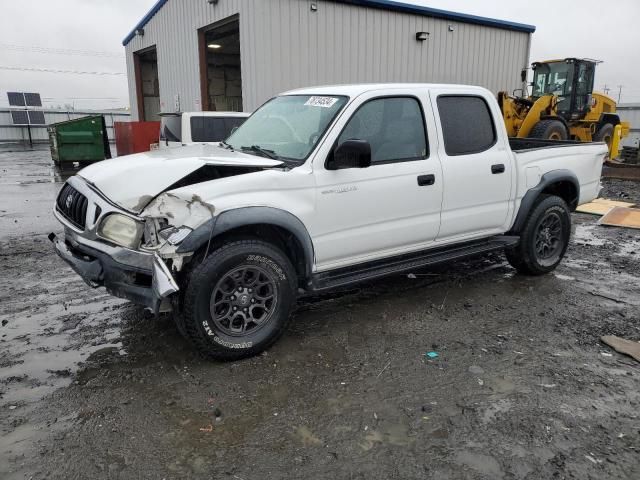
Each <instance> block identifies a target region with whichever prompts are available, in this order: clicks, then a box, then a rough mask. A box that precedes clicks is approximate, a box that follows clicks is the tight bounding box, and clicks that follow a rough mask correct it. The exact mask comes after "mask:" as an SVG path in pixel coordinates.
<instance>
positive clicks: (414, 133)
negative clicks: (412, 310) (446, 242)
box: [311, 89, 442, 271]
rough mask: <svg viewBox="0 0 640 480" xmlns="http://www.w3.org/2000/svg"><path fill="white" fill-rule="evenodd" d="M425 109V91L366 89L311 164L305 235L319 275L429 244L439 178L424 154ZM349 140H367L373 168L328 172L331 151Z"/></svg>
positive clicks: (434, 162)
mask: <svg viewBox="0 0 640 480" xmlns="http://www.w3.org/2000/svg"><path fill="white" fill-rule="evenodd" d="M425 107H426V108H425ZM429 110H430V109H429V98H428V94H427V91H426V89H424V90H423V91H422V92H416V91H415V89H411V90H409V89H407V90H404V89H394V90H390V91H385V90H381V91H374V92H368V93H366V94H364V95H362V96H361V97H359V98H358V99H357V100H356V101H355V102H353V103H352V104H351V105H350V106H349V107H348V108H347V110H346V111H345V112H344V114H343V115H342V116H341V118H340V120H339V121H338V123H337V124H336V125H335V126H334V128H333V129H332V131H331V133H330V135H329V136H328V138H327V142H325V144H324V145H323V147H322V148H321V149H320V151H319V152H318V156H317V157H316V158H315V159H314V165H313V168H314V176H315V178H316V208H317V210H316V214H315V215H314V218H313V221H312V222H311V230H312V231H311V233H312V237H313V239H314V247H315V250H316V262H317V266H318V270H320V271H321V270H327V269H331V268H338V267H341V266H346V265H351V264H355V263H360V262H364V261H368V260H375V259H378V258H383V257H388V256H393V255H396V254H401V253H406V252H408V251H412V250H417V249H421V248H425V247H427V246H428V245H430V244H432V243H433V242H434V241H435V238H436V236H437V234H438V228H439V226H440V203H441V201H442V178H441V169H440V163H439V161H438V158H437V155H435V154H434V153H433V152H431V151H430V138H432V137H433V136H434V135H435V125H434V121H433V116H432V114H431V112H430V111H429ZM425 113H426V116H425ZM425 119H426V122H425ZM349 139H359V140H366V141H368V142H369V144H370V145H371V158H372V164H371V166H370V167H368V168H350V169H345V170H327V169H326V168H325V165H326V160H327V158H328V157H329V155H331V151H332V150H333V148H334V147H335V146H338V145H339V144H340V143H342V142H344V141H345V140H349Z"/></svg>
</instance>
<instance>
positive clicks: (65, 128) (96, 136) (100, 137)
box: [47, 115, 111, 167]
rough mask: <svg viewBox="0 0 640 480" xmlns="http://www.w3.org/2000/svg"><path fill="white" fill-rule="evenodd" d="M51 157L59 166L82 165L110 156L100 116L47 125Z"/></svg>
mask: <svg viewBox="0 0 640 480" xmlns="http://www.w3.org/2000/svg"><path fill="white" fill-rule="evenodd" d="M47 131H48V132H49V146H50V147H51V158H52V159H53V161H54V163H55V164H56V165H57V166H59V167H65V166H66V167H71V166H73V165H72V164H73V163H79V164H80V165H86V164H90V163H94V162H98V161H100V160H104V159H106V158H111V150H110V149H109V137H108V136H107V126H106V124H105V121H104V117H103V116H102V115H91V116H88V117H82V118H76V119H74V120H67V121H66V122H59V123H54V124H51V125H49V127H48V128H47Z"/></svg>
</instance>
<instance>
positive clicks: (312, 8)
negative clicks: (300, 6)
mask: <svg viewBox="0 0 640 480" xmlns="http://www.w3.org/2000/svg"><path fill="white" fill-rule="evenodd" d="M311 11H312V12H317V11H318V4H317V3H312V4H311Z"/></svg>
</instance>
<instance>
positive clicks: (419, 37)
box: [416, 32, 429, 42]
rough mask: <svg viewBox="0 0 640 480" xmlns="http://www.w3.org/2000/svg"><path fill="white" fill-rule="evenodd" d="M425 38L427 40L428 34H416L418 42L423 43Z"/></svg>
mask: <svg viewBox="0 0 640 480" xmlns="http://www.w3.org/2000/svg"><path fill="white" fill-rule="evenodd" d="M427 38H429V32H417V33H416V40H417V41H419V42H424V41H425V40H426V39H427Z"/></svg>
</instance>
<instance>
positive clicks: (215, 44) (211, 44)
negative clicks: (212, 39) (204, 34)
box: [207, 43, 222, 50]
mask: <svg viewBox="0 0 640 480" xmlns="http://www.w3.org/2000/svg"><path fill="white" fill-rule="evenodd" d="M207 47H209V48H213V49H214V50H217V49H218V48H222V45H220V44H218V43H210V44H209V45H207Z"/></svg>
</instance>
